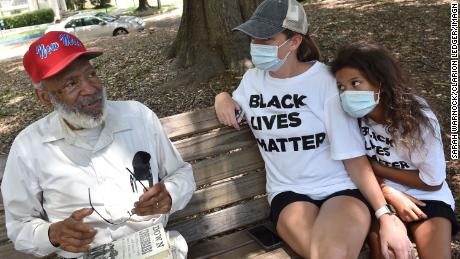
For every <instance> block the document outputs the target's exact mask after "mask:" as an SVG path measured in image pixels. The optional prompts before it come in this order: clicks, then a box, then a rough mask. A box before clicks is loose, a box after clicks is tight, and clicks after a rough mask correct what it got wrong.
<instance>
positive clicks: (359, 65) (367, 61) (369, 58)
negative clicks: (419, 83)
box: [331, 41, 435, 151]
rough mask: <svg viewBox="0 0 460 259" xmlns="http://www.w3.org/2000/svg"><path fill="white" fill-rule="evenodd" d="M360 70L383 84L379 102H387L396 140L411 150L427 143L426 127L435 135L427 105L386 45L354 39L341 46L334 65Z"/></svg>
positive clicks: (390, 128) (388, 119) (334, 69)
mask: <svg viewBox="0 0 460 259" xmlns="http://www.w3.org/2000/svg"><path fill="white" fill-rule="evenodd" d="M345 67H350V68H355V69H357V70H359V71H360V72H361V73H362V74H363V76H364V77H366V79H367V80H368V81H369V82H370V83H372V84H373V85H375V86H380V102H381V103H383V104H384V107H383V111H384V117H385V118H386V121H385V123H384V124H385V125H386V130H387V132H388V133H389V134H390V135H391V136H392V137H393V139H394V140H395V144H396V143H402V144H403V145H404V146H406V147H407V148H408V149H409V150H410V151H413V150H415V149H417V147H421V146H423V144H424V140H423V136H422V134H423V129H424V128H427V129H429V131H430V133H431V134H433V136H435V130H434V127H433V125H432V123H431V122H430V119H429V118H428V117H427V116H426V114H425V113H424V112H423V110H424V109H429V108H428V105H427V104H426V103H425V102H423V101H421V100H420V99H419V98H417V97H416V96H415V95H414V94H412V93H411V91H410V86H411V82H410V81H409V78H408V76H407V74H406V73H405V72H404V71H403V70H402V69H401V66H400V65H399V63H398V62H397V61H396V60H395V59H394V58H393V57H392V56H391V54H390V53H389V52H388V51H387V50H385V49H384V48H383V47H381V46H378V45H375V44H371V43H367V42H363V41H360V42H355V43H352V44H349V45H347V46H345V47H342V48H341V49H340V50H339V51H338V53H337V56H336V58H335V60H334V61H333V62H332V64H331V71H332V73H333V74H336V73H337V71H339V70H340V69H342V68H345Z"/></svg>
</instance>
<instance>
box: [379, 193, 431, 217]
mask: <svg viewBox="0 0 460 259" xmlns="http://www.w3.org/2000/svg"><path fill="white" fill-rule="evenodd" d="M382 192H383V196H385V199H386V200H387V201H388V202H389V203H390V204H391V205H393V207H394V208H395V210H396V212H397V213H398V216H399V217H400V218H401V219H402V220H403V221H404V222H412V221H417V220H421V219H426V218H427V215H426V214H425V213H423V211H422V210H421V209H420V208H419V206H422V207H425V206H426V204H425V203H423V202H421V201H419V200H417V199H416V198H414V197H412V196H410V195H408V194H406V193H403V192H401V191H398V190H396V189H394V188H392V187H390V186H388V185H387V186H385V187H383V188H382Z"/></svg>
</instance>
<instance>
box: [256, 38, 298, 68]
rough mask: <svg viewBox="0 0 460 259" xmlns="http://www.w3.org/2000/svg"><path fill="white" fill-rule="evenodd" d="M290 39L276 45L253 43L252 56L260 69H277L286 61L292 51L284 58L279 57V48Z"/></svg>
mask: <svg viewBox="0 0 460 259" xmlns="http://www.w3.org/2000/svg"><path fill="white" fill-rule="evenodd" d="M289 40H290V39H288V40H286V41H285V42H283V44H281V45H279V46H276V45H264V44H255V43H251V58H252V63H253V64H254V66H256V67H257V68H258V69H262V70H267V71H277V70H279V69H280V68H281V66H283V64H284V62H286V59H287V57H288V56H289V54H290V53H291V51H289V52H288V53H287V54H286V56H285V57H284V58H283V59H279V58H278V49H279V48H280V47H281V46H283V45H284V44H286V42H288V41H289Z"/></svg>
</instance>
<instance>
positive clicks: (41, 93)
mask: <svg viewBox="0 0 460 259" xmlns="http://www.w3.org/2000/svg"><path fill="white" fill-rule="evenodd" d="M35 94H36V95H37V97H38V100H40V102H41V103H42V104H43V105H45V106H46V107H48V108H52V107H53V104H51V100H50V97H49V96H48V94H47V93H46V92H45V91H43V90H42V89H35Z"/></svg>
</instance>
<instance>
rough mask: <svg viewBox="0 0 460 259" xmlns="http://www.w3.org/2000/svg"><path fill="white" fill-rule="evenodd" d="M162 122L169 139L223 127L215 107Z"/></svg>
mask: <svg viewBox="0 0 460 259" xmlns="http://www.w3.org/2000/svg"><path fill="white" fill-rule="evenodd" d="M160 121H161V124H162V125H163V128H164V129H165V131H166V134H168V136H169V138H178V137H185V136H187V135H192V134H196V133H200V132H204V131H208V130H211V129H215V128H218V127H221V126H222V125H221V124H220V122H219V121H218V120H217V118H216V114H215V112H214V107H209V108H206V109H202V110H196V111H191V112H185V113H181V114H177V115H172V116H169V117H164V118H161V119H160Z"/></svg>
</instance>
